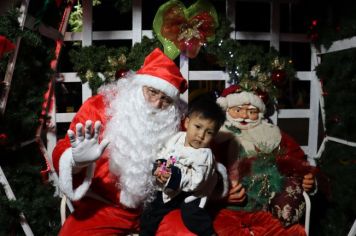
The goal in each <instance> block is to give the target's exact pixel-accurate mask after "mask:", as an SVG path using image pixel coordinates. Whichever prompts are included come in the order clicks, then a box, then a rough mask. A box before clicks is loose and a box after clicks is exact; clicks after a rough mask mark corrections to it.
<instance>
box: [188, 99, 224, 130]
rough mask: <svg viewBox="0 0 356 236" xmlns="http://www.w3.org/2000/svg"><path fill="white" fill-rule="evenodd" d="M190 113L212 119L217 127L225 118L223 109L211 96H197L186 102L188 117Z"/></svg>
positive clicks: (218, 127)
mask: <svg viewBox="0 0 356 236" xmlns="http://www.w3.org/2000/svg"><path fill="white" fill-rule="evenodd" d="M192 115H201V116H202V117H203V118H205V119H209V120H213V121H214V122H215V123H216V125H217V129H220V127H221V126H222V125H223V124H224V122H225V120H226V116H225V111H224V110H223V109H222V108H221V107H220V106H219V105H218V104H217V103H216V101H215V100H214V99H212V98H207V97H202V98H198V99H196V100H194V101H192V102H191V103H189V104H188V114H187V116H188V117H191V116H192Z"/></svg>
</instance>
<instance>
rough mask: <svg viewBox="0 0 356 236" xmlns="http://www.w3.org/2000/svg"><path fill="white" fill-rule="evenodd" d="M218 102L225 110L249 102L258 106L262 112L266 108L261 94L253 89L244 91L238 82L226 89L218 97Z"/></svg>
mask: <svg viewBox="0 0 356 236" xmlns="http://www.w3.org/2000/svg"><path fill="white" fill-rule="evenodd" d="M217 103H218V104H219V105H220V106H221V107H222V108H223V109H225V110H227V108H229V107H234V106H241V105H247V104H249V105H252V106H255V107H257V108H258V109H259V110H260V112H262V113H263V112H264V111H265V109H266V106H265V103H264V102H263V100H262V98H261V97H260V96H258V95H257V94H255V93H254V92H252V91H243V90H242V88H241V87H240V86H239V85H236V84H234V85H231V86H230V87H228V88H226V89H224V91H223V92H222V93H221V95H220V97H219V98H218V99H217Z"/></svg>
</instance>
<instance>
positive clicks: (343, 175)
mask: <svg viewBox="0 0 356 236" xmlns="http://www.w3.org/2000/svg"><path fill="white" fill-rule="evenodd" d="M318 165H319V166H320V169H321V172H322V173H323V174H324V175H325V176H326V177H327V181H325V180H324V181H320V183H319V186H320V187H319V189H320V191H323V190H324V189H325V188H323V185H325V183H324V182H326V184H327V190H328V191H323V192H324V194H326V195H327V198H326V199H325V200H324V203H323V204H322V206H321V207H320V208H321V209H319V211H318V209H317V208H314V209H316V211H318V215H317V217H316V219H315V220H313V221H312V224H314V226H313V227H314V228H315V232H313V234H312V235H317V236H319V235H320V236H343V235H347V233H348V232H349V230H350V229H351V226H352V224H353V222H354V220H355V216H356V203H355V196H356V182H355V178H356V148H354V147H348V146H345V145H342V144H338V143H334V142H328V143H327V144H326V148H325V151H324V153H323V155H322V157H321V158H320V160H319V163H318ZM317 203H320V202H317ZM315 207H317V206H315Z"/></svg>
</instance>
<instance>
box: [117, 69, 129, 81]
mask: <svg viewBox="0 0 356 236" xmlns="http://www.w3.org/2000/svg"><path fill="white" fill-rule="evenodd" d="M127 72H128V70H127V69H119V70H117V71H116V73H115V78H116V79H120V78H122V77H124V76H125V75H126V74H127Z"/></svg>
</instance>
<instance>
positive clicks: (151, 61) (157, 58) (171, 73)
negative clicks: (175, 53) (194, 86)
mask: <svg viewBox="0 0 356 236" xmlns="http://www.w3.org/2000/svg"><path fill="white" fill-rule="evenodd" d="M135 79H137V82H138V83H140V84H142V85H146V86H150V87H153V88H155V89H158V90H160V91H162V92H164V93H165V94H166V95H167V96H170V97H171V98H173V99H176V98H178V96H179V93H184V92H185V91H186V90H187V87H188V85H187V81H186V80H185V79H184V78H183V76H182V74H181V73H180V71H179V68H178V67H177V66H176V64H175V63H174V62H173V61H172V60H171V59H170V58H168V57H167V56H166V55H165V54H164V53H163V52H162V51H161V50H160V49H159V48H156V49H155V50H153V51H152V52H151V53H150V54H149V55H148V56H147V57H146V59H145V62H144V63H143V66H142V67H141V68H140V69H139V70H138V71H137V72H136V75H135Z"/></svg>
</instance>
